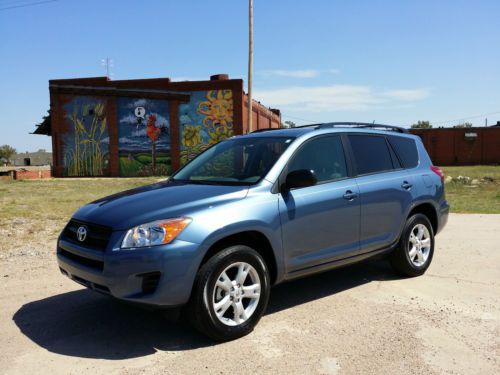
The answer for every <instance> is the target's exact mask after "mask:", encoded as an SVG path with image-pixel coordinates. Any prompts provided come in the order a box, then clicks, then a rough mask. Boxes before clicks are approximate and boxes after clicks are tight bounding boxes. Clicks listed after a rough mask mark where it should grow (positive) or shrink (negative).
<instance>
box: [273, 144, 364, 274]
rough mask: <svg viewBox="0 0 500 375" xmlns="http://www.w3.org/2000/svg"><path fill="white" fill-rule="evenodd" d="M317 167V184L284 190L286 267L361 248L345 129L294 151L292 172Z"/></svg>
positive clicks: (310, 264) (307, 264)
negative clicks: (343, 134) (348, 164)
mask: <svg viewBox="0 0 500 375" xmlns="http://www.w3.org/2000/svg"><path fill="white" fill-rule="evenodd" d="M300 169H311V170H313V171H314V173H315V175H316V177H317V179H318V183H317V184H316V185H314V186H309V187H304V188H298V189H292V190H290V191H288V192H286V193H280V198H279V210H280V217H281V227H282V239H283V249H284V257H285V262H286V264H285V266H286V270H287V272H293V271H298V270H300V269H305V268H308V267H313V266H315V265H319V264H323V263H328V262H331V261H334V260H336V259H340V258H343V257H347V256H349V255H351V254H354V253H356V252H357V251H358V250H359V227H360V205H359V198H358V196H359V191H358V187H357V184H356V182H355V179H354V178H349V174H348V169H347V163H346V158H345V153H344V148H343V145H342V140H341V136H340V135H327V136H320V137H316V138H313V139H311V140H309V141H307V142H306V143H305V144H304V145H303V146H302V147H300V148H299V149H298V150H297V151H296V153H295V155H294V156H293V157H292V159H291V161H290V163H289V165H288V166H287V172H292V171H294V170H300Z"/></svg>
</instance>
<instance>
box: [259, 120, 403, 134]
mask: <svg viewBox="0 0 500 375" xmlns="http://www.w3.org/2000/svg"><path fill="white" fill-rule="evenodd" d="M335 127H339V128H342V127H346V128H348V127H353V128H369V129H384V130H391V131H395V132H398V133H409V131H408V129H406V128H403V127H401V126H394V125H384V124H375V123H371V122H325V123H319V124H310V125H301V126H296V127H295V128H290V129H300V128H315V129H324V128H335ZM282 129H288V128H264V129H257V130H254V131H253V132H252V133H261V132H267V131H271V130H282Z"/></svg>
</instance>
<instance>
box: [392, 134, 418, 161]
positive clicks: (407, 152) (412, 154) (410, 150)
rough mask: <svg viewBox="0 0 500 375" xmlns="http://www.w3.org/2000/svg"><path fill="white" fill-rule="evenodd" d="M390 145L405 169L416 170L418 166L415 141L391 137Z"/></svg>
mask: <svg viewBox="0 0 500 375" xmlns="http://www.w3.org/2000/svg"><path fill="white" fill-rule="evenodd" d="M389 143H390V144H391V146H392V148H393V149H394V151H396V154H397V155H398V157H399V160H401V163H403V168H415V167H416V166H417V165H418V151H417V144H416V143H415V140H414V139H411V138H406V137H397V136H390V137H389Z"/></svg>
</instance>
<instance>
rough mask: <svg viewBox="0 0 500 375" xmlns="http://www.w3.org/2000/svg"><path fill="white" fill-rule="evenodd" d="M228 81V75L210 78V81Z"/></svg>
mask: <svg viewBox="0 0 500 375" xmlns="http://www.w3.org/2000/svg"><path fill="white" fill-rule="evenodd" d="M228 79H229V75H228V74H214V75H213V76H210V81H227V80H228Z"/></svg>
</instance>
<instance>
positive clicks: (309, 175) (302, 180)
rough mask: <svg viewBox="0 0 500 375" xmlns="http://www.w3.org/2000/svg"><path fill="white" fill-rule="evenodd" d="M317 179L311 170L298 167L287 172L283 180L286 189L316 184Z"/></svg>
mask: <svg viewBox="0 0 500 375" xmlns="http://www.w3.org/2000/svg"><path fill="white" fill-rule="evenodd" d="M317 182H318V179H317V178H316V175H315V174H314V171H313V170H310V169H299V170H296V171H292V172H290V173H288V175H287V176H286V180H285V187H286V189H294V188H303V187H308V186H313V185H316V183H317Z"/></svg>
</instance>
